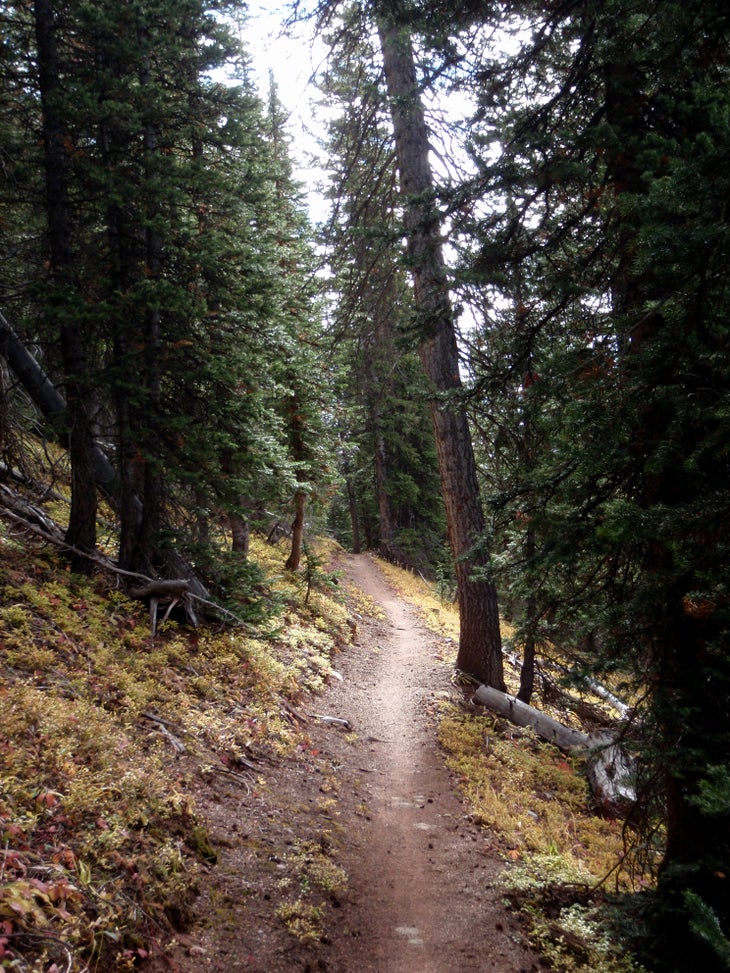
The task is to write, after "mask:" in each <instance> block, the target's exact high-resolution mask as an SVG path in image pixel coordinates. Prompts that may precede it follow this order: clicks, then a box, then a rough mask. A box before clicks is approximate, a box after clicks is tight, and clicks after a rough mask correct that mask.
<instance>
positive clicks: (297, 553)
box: [285, 490, 307, 571]
mask: <svg viewBox="0 0 730 973" xmlns="http://www.w3.org/2000/svg"><path fill="white" fill-rule="evenodd" d="M306 502H307V494H306V493H304V491H303V490H298V491H297V492H296V493H295V494H294V523H293V524H292V525H291V553H290V554H289V557H288V558H287V561H286V565H285V567H286V569H287V571H296V570H297V569H298V567H299V565H300V564H301V560H302V546H303V541H304V507H305V505H306Z"/></svg>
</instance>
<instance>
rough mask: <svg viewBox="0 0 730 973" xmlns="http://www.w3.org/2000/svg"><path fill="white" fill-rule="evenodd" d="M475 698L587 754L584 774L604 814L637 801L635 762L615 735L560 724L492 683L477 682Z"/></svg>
mask: <svg viewBox="0 0 730 973" xmlns="http://www.w3.org/2000/svg"><path fill="white" fill-rule="evenodd" d="M474 701H475V702H477V703H481V704H482V705H483V706H487V707H489V709H491V710H493V711H494V712H495V713H498V714H499V715H500V716H503V717H504V718H505V719H507V720H509V721H510V723H514V724H516V725H517V726H524V727H529V728H530V729H532V730H534V731H535V733H537V735H538V736H539V737H541V739H543V740H547V741H549V742H550V743H554V744H555V745H556V746H557V747H559V748H560V749H561V750H564V751H567V752H569V753H579V754H584V755H586V756H587V758H588V759H587V763H586V776H587V777H588V782H589V784H590V785H591V790H592V792H593V797H594V799H595V801H596V803H597V804H598V806H599V807H600V808H601V810H602V811H604V812H605V813H606V814H612V815H615V814H620V815H623V814H625V813H626V812H627V811H628V810H629V809H630V808H631V806H632V805H633V804H634V803H635V802H636V791H635V788H634V785H633V780H634V778H635V776H636V762H635V761H634V759H633V757H631V756H630V754H628V753H627V752H626V751H625V750H624V749H623V747H621V745H620V744H619V743H618V742H617V739H616V738H615V737H614V736H611V735H610V734H607V733H600V734H592V735H589V734H588V733H581V731H580V730H574V729H572V728H571V727H568V726H563V724H562V723H559V722H558V720H554V719H553V718H552V717H551V716H548V715H547V713H542V712H541V711H540V710H538V709H535V707H534V706H528V705H527V703H523V702H522V701H521V700H519V699H517V698H516V697H515V696H510V695H509V693H502V692H500V691H499V690H498V689H494V688H493V687H492V686H479V688H478V689H477V691H476V692H475V693H474Z"/></svg>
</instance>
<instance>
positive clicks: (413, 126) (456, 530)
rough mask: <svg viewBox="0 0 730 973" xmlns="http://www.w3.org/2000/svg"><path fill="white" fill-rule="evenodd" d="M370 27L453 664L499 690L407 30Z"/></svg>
mask: <svg viewBox="0 0 730 973" xmlns="http://www.w3.org/2000/svg"><path fill="white" fill-rule="evenodd" d="M378 29H379V33H380V41H381V47H382V52H383V61H384V65H385V77H386V83H387V88H388V95H389V98H390V111H391V117H392V121H393V132H394V136H395V145H396V156H397V161H398V170H399V176H400V188H401V194H402V197H403V203H404V207H405V227H406V237H407V243H408V260H409V266H410V270H411V274H412V277H413V287H414V302H415V308H416V313H417V315H418V319H419V325H420V333H421V344H420V348H419V354H420V358H421V363H422V365H423V368H424V371H425V373H426V376H427V378H428V379H429V382H430V385H431V389H432V398H431V417H432V421H433V426H434V433H435V438H436V449H437V453H438V462H439V473H440V476H441V490H442V494H443V498H444V506H445V509H446V521H447V526H448V534H449V543H450V546H451V553H452V556H453V558H454V562H455V568H456V583H457V592H458V601H459V617H460V636H459V652H458V656H457V660H456V664H457V666H458V667H459V668H460V669H463V670H464V671H466V672H468V673H470V674H471V675H473V676H474V677H475V678H477V679H479V680H480V681H481V682H484V683H486V684H488V685H490V686H495V687H497V688H498V689H503V688H504V676H503V669H502V644H501V638H500V630H499V614H498V607H497V595H496V590H495V587H494V585H493V584H492V582H491V581H489V580H488V577H487V571H488V559H487V558H486V557H485V556H484V555H482V554H476V553H475V550H474V549H475V546H476V545H478V544H483V543H484V536H485V523H484V512H483V510H482V505H481V499H480V496H479V485H478V480H477V469H476V462H475V459H474V452H473V448H472V442H471V435H470V432H469V427H468V423H467V417H466V413H465V411H464V409H463V408H462V407H461V405H460V404H459V402H458V393H459V391H460V389H461V377H460V373H459V352H458V346H457V342H456V333H455V327H454V312H453V308H452V306H451V300H450V296H449V290H448V280H447V274H446V268H445V262H444V256H443V250H442V246H441V239H440V222H439V216H438V213H437V211H436V208H435V206H434V205H433V200H432V196H433V178H432V172H431V167H430V162H429V158H428V151H429V145H428V130H427V128H426V123H425V119H424V114H423V106H422V104H421V101H420V97H419V93H418V85H417V80H416V70H415V62H414V57H413V48H412V45H411V40H410V36H409V35H408V33H407V32H405V31H403V30H399V29H398V28H397V27H395V26H394V25H393V23H392V22H391V21H389V20H386V19H385V18H384V17H381V18H380V19H379V23H378ZM475 572H476V576H475Z"/></svg>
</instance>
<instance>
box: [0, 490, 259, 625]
mask: <svg viewBox="0 0 730 973" xmlns="http://www.w3.org/2000/svg"><path fill="white" fill-rule="evenodd" d="M0 487H2V484H0ZM0 494H1V495H2V496H3V497H4V498H5V500H6V501H7V500H8V499H9V498H10V497H12V496H13V494H12V491H10V490H9V488H8V487H3V488H2V489H0ZM21 503H22V502H21ZM24 506H25V507H26V508H30V505H28V504H24ZM3 516H6V517H8V518H9V519H10V520H12V521H13V522H14V523H16V524H18V525H19V526H21V527H23V529H24V530H28V531H30V532H31V533H33V534H35V535H36V536H37V537H40V539H41V540H44V541H46V543H48V544H53V545H54V547H57V548H58V549H59V550H63V551H68V552H69V553H71V554H78V555H80V556H81V557H85V558H86V559H87V560H89V561H91V563H92V564H96V565H97V566H98V567H100V568H102V569H103V570H105V571H109V572H111V573H112V574H116V575H119V577H123V578H136V579H137V580H138V581H143V582H144V583H145V586H151V587H152V588H154V587H158V586H160V585H165V584H166V583H167V582H166V581H165V579H160V578H150V577H149V576H148V575H146V574H140V573H139V572H138V571H126V570H125V569H124V568H120V567H119V566H118V565H116V564H114V562H113V561H111V560H110V559H109V558H107V557H104V556H103V555H102V554H99V552H98V551H82V550H81V549H80V548H78V547H74V546H73V545H72V544H67V543H66V542H65V541H64V540H63V535H62V532H61V528H60V527H58V525H57V524H56V523H55V522H54V521H52V520H51V519H50V518H49V517H46V516H45V514H43V516H42V520H43V522H44V523H45V525H46V526H45V529H43V528H41V527H39V526H38V525H37V524H34V523H32V522H31V521H30V520H28V519H27V517H21V516H20V515H19V514H18V513H16V512H15V510H13V509H12V508H11V506H10V504H9V503H5V504H4V506H3ZM39 519H40V518H39ZM171 583H172V584H173V585H179V584H181V583H182V582H181V581H180V580H175V579H172V581H171ZM184 583H185V584H186V585H190V584H191V583H192V581H191V580H190V579H186V580H185V582H184ZM139 590H144V588H142V589H139ZM133 597H134V596H133ZM186 597H188V598H190V599H192V600H194V601H196V602H198V603H199V604H201V605H207V606H208V607H209V608H212V609H214V611H216V612H219V613H220V614H221V615H223V616H225V617H227V618H230V619H231V620H232V621H234V622H236V624H238V625H240V626H241V627H242V628H248V627H249V626H248V623H247V622H245V621H244V620H243V619H242V618H239V616H238V615H236V614H235V613H234V612H232V611H230V610H229V609H228V608H224V607H223V605H219V604H217V602H215V601H211V600H210V599H208V598H203V597H202V596H201V595H197V594H195V592H194V591H189V590H188V591H187V593H186ZM168 615H169V612H168V613H167V614H166V615H165V618H167V617H168ZM193 624H194V625H196V626H197V624H198V621H197V618H196V617H195V615H194V613H193Z"/></svg>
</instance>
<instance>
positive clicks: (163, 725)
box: [142, 713, 187, 753]
mask: <svg viewBox="0 0 730 973" xmlns="http://www.w3.org/2000/svg"><path fill="white" fill-rule="evenodd" d="M142 716H143V717H144V718H145V719H146V720H150V721H151V722H152V723H156V724H157V726H158V727H159V732H160V733H161V734H162V736H164V737H165V739H166V740H168V741H169V743H170V744H172V747H173V749H174V750H175V751H176V752H177V753H187V748H186V746H185V744H184V743H183V742H182V740H180V739H179V738H178V737H176V736H175V734H174V733H172V732H171V731H170V730H169V729H168V727H169V726H174V723H170V722H169V721H168V720H163V719H162V718H161V717H159V716H153V715H152V713H142Z"/></svg>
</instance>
